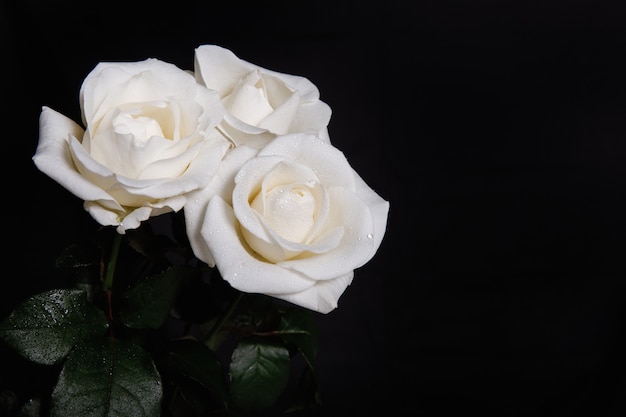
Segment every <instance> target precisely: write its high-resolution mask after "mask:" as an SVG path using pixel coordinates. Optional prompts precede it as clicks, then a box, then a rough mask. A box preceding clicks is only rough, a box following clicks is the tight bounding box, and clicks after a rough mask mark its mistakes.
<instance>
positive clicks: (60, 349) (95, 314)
mask: <svg viewBox="0 0 626 417" xmlns="http://www.w3.org/2000/svg"><path fill="white" fill-rule="evenodd" d="M107 328H108V323H107V321H106V318H105V316H104V313H103V311H102V310H100V309H98V308H97V307H95V306H94V305H93V304H91V303H89V302H88V300H87V294H86V293H85V292H84V291H82V290H76V289H71V290H70V289H55V290H50V291H46V292H43V293H40V294H37V295H34V296H32V297H30V298H28V299H26V300H25V301H24V302H22V303H21V304H20V305H18V306H17V308H16V309H15V310H14V311H13V312H12V313H11V314H10V315H9V316H8V317H7V318H6V319H5V320H4V321H3V322H1V323H0V338H2V339H3V340H4V341H5V342H6V343H7V344H8V345H10V346H11V347H13V348H14V349H15V350H16V351H17V352H18V353H20V354H21V355H22V356H24V357H25V358H27V359H29V360H31V361H33V362H37V363H40V364H44V365H52V364H55V363H57V362H59V361H60V360H61V359H62V358H63V357H65V356H66V355H67V354H68V352H69V351H70V350H71V349H72V347H73V346H74V345H75V344H76V343H77V342H78V341H80V340H82V339H84V338H87V337H91V336H99V335H102V334H104V332H105V331H106V329H107Z"/></svg>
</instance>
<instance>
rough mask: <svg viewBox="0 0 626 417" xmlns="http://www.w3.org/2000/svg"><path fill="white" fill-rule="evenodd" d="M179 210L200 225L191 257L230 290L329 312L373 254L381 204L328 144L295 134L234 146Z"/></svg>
mask: <svg viewBox="0 0 626 417" xmlns="http://www.w3.org/2000/svg"><path fill="white" fill-rule="evenodd" d="M184 210H185V218H186V221H187V224H188V226H189V227H188V230H196V229H198V228H199V230H200V233H198V234H194V233H190V234H189V237H190V242H191V245H192V248H193V250H194V253H195V254H196V256H197V257H198V258H199V259H201V260H203V261H205V262H207V263H208V264H209V265H210V266H216V267H217V268H218V270H219V272H220V274H221V275H222V277H223V278H224V279H225V280H226V281H228V282H229V283H230V285H231V286H232V287H234V288H236V289H238V290H240V291H243V292H248V293H260V294H265V295H269V296H272V297H275V298H278V299H283V300H286V301H288V302H291V303H293V304H296V305H299V306H302V307H306V308H308V309H311V310H314V311H318V312H321V313H328V312H330V311H332V310H333V309H335V308H336V307H337V302H338V300H339V297H340V296H341V295H342V293H343V292H344V291H345V290H346V288H347V287H348V285H350V283H351V282H352V279H353V276H354V270H355V269H356V268H358V267H361V266H362V265H364V264H365V263H366V262H368V261H369V260H370V259H371V258H372V257H373V256H374V255H375V253H376V251H377V250H378V247H379V246H380V244H381V242H382V239H383V235H384V234H385V229H386V224H387V215H388V211H389V202H387V201H385V200H384V199H383V198H381V197H380V196H379V195H378V194H377V193H376V192H374V191H373V190H372V189H371V188H370V187H369V186H368V185H367V184H366V183H365V182H364V180H363V179H362V178H361V177H360V176H359V175H358V174H357V173H356V172H355V171H354V169H353V168H352V167H351V166H350V164H349V163H348V161H347V159H346V157H345V156H344V154H343V153H342V152H340V151H339V150H338V149H337V148H335V147H334V146H333V145H331V144H330V143H328V142H326V141H324V140H322V139H320V138H318V137H317V136H315V135H311V134H304V133H300V134H289V135H283V136H278V137H277V138H276V139H274V140H273V141H272V142H270V143H269V144H268V145H266V146H265V147H264V148H263V149H261V150H260V151H258V153H257V151H256V150H255V149H252V148H249V147H246V146H241V147H237V148H235V149H233V150H232V151H231V152H230V153H229V155H228V156H227V157H226V158H225V159H224V163H223V165H222V167H221V168H220V172H219V173H218V175H216V176H215V178H214V180H213V182H212V183H211V185H210V186H209V187H207V188H205V189H203V190H198V191H196V192H193V193H192V195H191V196H190V198H189V202H188V204H187V205H186V206H185V209H184Z"/></svg>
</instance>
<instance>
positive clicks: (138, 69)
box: [33, 58, 231, 234]
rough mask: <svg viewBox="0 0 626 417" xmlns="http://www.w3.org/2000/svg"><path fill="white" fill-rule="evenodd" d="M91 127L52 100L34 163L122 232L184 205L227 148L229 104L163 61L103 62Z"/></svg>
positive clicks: (92, 89) (88, 87)
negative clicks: (222, 128) (223, 126)
mask: <svg viewBox="0 0 626 417" xmlns="http://www.w3.org/2000/svg"><path fill="white" fill-rule="evenodd" d="M80 106H81V111H82V122H83V125H84V126H85V127H86V130H84V129H83V128H82V127H81V126H79V125H78V124H77V123H75V122H74V121H72V120H71V119H69V118H67V117H66V116H64V115H62V114H60V113H58V112H56V111H55V110H52V109H51V108H49V107H46V106H44V107H43V108H42V112H41V115H40V119H39V127H40V132H39V144H38V146H37V150H36V152H35V155H34V156H33V160H34V162H35V164H36V166H37V168H39V169H40V170H41V171H42V172H44V173H45V174H47V175H48V176H50V177H51V178H52V179H54V180H55V181H57V182H58V183H59V184H61V185H62V186H64V187H65V188H66V189H67V190H69V191H70V192H72V193H73V194H75V195H76V196H77V197H79V198H81V199H83V200H84V207H85V209H86V210H87V211H88V212H89V213H90V214H91V216H92V217H93V218H94V219H95V220H96V221H98V222H99V223H100V224H102V225H105V226H108V225H115V226H117V231H118V232H119V233H122V234H123V233H125V231H126V230H127V229H134V228H137V227H139V225H140V223H141V222H142V221H143V220H146V219H148V218H149V217H151V216H156V215H159V214H162V213H166V212H170V211H178V210H180V209H181V208H182V207H183V206H184V204H185V201H186V198H185V194H186V193H188V192H189V191H192V190H195V189H197V188H200V187H203V186H205V185H207V184H208V183H209V182H210V180H211V178H212V175H213V174H214V173H215V171H216V170H217V167H218V165H219V163H220V162H221V160H222V158H223V157H224V155H225V153H226V151H227V150H228V149H229V146H231V145H230V144H229V142H228V141H227V140H226V139H224V138H223V137H222V136H221V135H220V134H219V133H218V132H217V130H216V129H215V126H216V125H217V123H219V122H220V120H221V119H222V117H223V114H224V108H223V106H222V104H221V101H220V98H219V96H218V95H217V93H216V92H214V91H211V90H209V89H208V88H206V87H204V86H202V85H199V84H198V83H197V82H196V80H195V78H194V76H193V74H191V73H189V72H187V71H183V70H182V69H179V68H178V67H176V66H175V65H173V64H169V63H166V62H163V61H159V60H157V59H153V58H151V59H147V60H145V61H140V62H116V63H99V64H98V65H96V67H95V68H94V69H93V70H92V71H91V72H90V73H89V74H88V75H87V77H86V78H85V80H84V81H83V84H82V86H81V89H80Z"/></svg>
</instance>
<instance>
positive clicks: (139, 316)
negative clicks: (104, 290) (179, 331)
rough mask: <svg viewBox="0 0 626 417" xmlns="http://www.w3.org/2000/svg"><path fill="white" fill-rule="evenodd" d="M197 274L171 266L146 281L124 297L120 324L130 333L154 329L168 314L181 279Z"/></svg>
mask: <svg viewBox="0 0 626 417" xmlns="http://www.w3.org/2000/svg"><path fill="white" fill-rule="evenodd" d="M192 274H197V271H195V270H194V269H193V268H187V267H182V266H174V267H171V268H169V269H167V270H166V271H164V272H162V273H160V274H157V275H154V276H151V277H148V278H145V279H143V280H141V281H140V282H138V283H137V284H136V285H135V286H134V287H132V288H130V289H129V290H128V291H127V292H126V293H125V294H124V301H123V304H122V307H121V308H120V317H121V320H122V323H124V324H125V325H126V326H128V327H130V328H133V329H157V328H158V327H159V326H161V324H163V322H164V321H165V319H166V318H167V315H168V314H169V312H170V310H171V309H172V306H173V305H174V302H175V301H176V297H177V296H178V292H179V289H180V284H181V281H182V280H183V278H185V277H187V276H190V275H192Z"/></svg>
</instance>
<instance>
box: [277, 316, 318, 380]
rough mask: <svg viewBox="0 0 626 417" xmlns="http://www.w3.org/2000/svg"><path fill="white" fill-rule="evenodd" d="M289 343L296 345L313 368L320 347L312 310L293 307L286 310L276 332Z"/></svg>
mask: <svg viewBox="0 0 626 417" xmlns="http://www.w3.org/2000/svg"><path fill="white" fill-rule="evenodd" d="M275 333H276V334H278V335H280V337H281V338H282V339H283V340H284V341H285V343H287V344H292V345H295V346H296V347H297V348H298V350H299V351H300V352H301V353H302V355H303V356H304V359H305V360H306V362H307V364H308V365H309V367H310V368H313V364H314V360H315V357H316V356H317V349H318V331H317V323H316V321H315V318H314V317H313V315H312V314H311V312H310V311H308V310H304V309H292V310H289V311H287V312H285V313H284V314H283V315H282V317H281V320H280V325H279V328H278V329H277V330H276V332H275Z"/></svg>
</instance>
